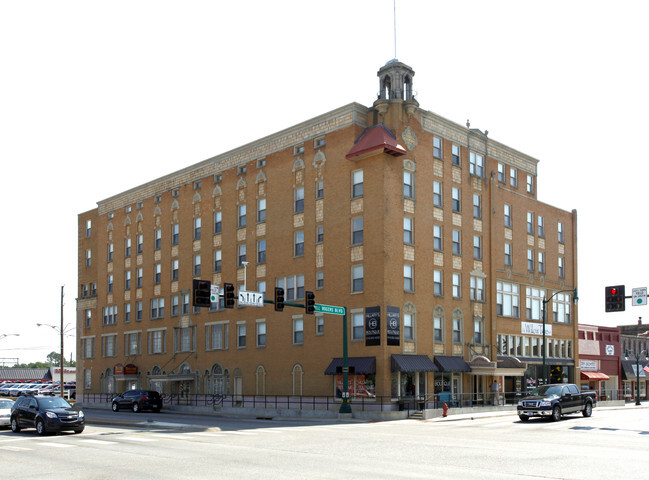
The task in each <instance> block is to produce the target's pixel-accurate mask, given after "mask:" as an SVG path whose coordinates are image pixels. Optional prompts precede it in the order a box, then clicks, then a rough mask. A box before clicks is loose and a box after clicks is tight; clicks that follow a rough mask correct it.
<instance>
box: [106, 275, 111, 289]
mask: <svg viewBox="0 0 649 480" xmlns="http://www.w3.org/2000/svg"><path fill="white" fill-rule="evenodd" d="M106 289H107V290H108V293H113V275H112V274H111V275H108V281H107V285H106Z"/></svg>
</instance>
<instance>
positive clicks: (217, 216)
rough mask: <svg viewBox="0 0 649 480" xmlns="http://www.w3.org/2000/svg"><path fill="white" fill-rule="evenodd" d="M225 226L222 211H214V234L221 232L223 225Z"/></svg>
mask: <svg viewBox="0 0 649 480" xmlns="http://www.w3.org/2000/svg"><path fill="white" fill-rule="evenodd" d="M222 226H223V217H222V214H221V212H220V211H219V212H214V235H218V234H219V233H221V227H222Z"/></svg>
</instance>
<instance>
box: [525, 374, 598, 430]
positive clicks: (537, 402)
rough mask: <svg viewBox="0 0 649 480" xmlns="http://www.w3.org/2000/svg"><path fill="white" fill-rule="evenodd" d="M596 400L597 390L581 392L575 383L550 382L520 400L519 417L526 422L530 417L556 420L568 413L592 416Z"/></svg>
mask: <svg viewBox="0 0 649 480" xmlns="http://www.w3.org/2000/svg"><path fill="white" fill-rule="evenodd" d="M596 402H597V393H596V392H594V391H592V390H591V391H585V392H581V391H579V387H578V386H577V385H575V384H574V383H557V384H548V385H543V386H540V387H537V388H535V389H534V390H532V391H530V392H528V394H527V396H526V397H524V398H522V399H521V400H520V401H519V402H518V409H517V410H518V417H519V418H520V419H521V420H522V421H524V422H526V421H527V420H529V419H530V417H550V418H551V419H552V420H553V421H555V422H556V421H558V420H561V416H562V415H565V414H568V413H581V414H582V415H583V416H584V417H590V416H591V415H592V414H593V408H594V407H595V404H596Z"/></svg>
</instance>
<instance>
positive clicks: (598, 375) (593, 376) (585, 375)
mask: <svg viewBox="0 0 649 480" xmlns="http://www.w3.org/2000/svg"><path fill="white" fill-rule="evenodd" d="M581 379H582V380H610V379H611V378H610V377H609V376H608V375H606V374H605V373H602V372H581Z"/></svg>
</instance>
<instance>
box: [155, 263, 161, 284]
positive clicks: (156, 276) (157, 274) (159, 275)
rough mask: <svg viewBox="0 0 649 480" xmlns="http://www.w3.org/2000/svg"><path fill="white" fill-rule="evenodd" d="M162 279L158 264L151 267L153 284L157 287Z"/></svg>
mask: <svg viewBox="0 0 649 480" xmlns="http://www.w3.org/2000/svg"><path fill="white" fill-rule="evenodd" d="M161 279H162V265H161V264H159V263H156V264H155V265H154V266H153V283H155V284H156V285H158V284H159V283H160V281H161Z"/></svg>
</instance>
